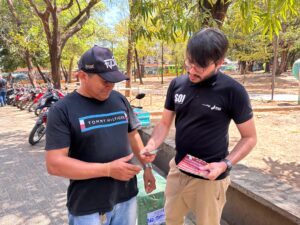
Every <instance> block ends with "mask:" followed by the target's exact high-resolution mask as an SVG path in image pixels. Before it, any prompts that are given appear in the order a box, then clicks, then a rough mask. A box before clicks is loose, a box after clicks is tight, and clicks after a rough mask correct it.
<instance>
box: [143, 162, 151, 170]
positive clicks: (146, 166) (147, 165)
mask: <svg viewBox="0 0 300 225" xmlns="http://www.w3.org/2000/svg"><path fill="white" fill-rule="evenodd" d="M146 168H150V169H152V168H153V167H152V164H151V163H146V164H145V165H144V167H143V169H146Z"/></svg>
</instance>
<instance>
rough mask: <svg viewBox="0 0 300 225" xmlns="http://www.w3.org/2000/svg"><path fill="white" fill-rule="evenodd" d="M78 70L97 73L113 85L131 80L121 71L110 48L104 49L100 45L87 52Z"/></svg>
mask: <svg viewBox="0 0 300 225" xmlns="http://www.w3.org/2000/svg"><path fill="white" fill-rule="evenodd" d="M78 69H79V70H82V71H84V72H86V73H95V74H97V75H99V76H100V77H101V78H103V79H104V80H106V81H108V82H111V83H117V82H120V81H123V80H128V79H129V78H128V77H127V76H126V75H125V74H123V73H121V72H120V71H119V69H118V66H117V63H116V60H115V59H114V56H113V54H112V52H111V51H110V50H109V49H108V48H102V47H100V46H98V45H95V46H94V47H92V48H91V49H89V50H87V51H86V52H85V53H84V54H83V55H82V56H81V58H80V60H79V62H78Z"/></svg>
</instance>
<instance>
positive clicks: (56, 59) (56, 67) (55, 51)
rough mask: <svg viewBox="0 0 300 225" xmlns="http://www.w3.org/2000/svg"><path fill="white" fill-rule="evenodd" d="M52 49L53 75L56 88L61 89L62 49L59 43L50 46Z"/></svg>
mask: <svg viewBox="0 0 300 225" xmlns="http://www.w3.org/2000/svg"><path fill="white" fill-rule="evenodd" d="M49 48H50V49H49V50H50V54H49V55H50V63H51V76H52V81H53V85H54V88H55V89H60V88H61V85H60V79H61V78H60V50H59V46H58V45H52V46H51V47H50V46H49Z"/></svg>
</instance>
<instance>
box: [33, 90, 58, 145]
mask: <svg viewBox="0 0 300 225" xmlns="http://www.w3.org/2000/svg"><path fill="white" fill-rule="evenodd" d="M58 100H59V96H58V94H57V93H56V92H55V91H53V92H50V93H48V94H47V95H46V96H43V99H42V101H41V105H40V108H39V109H40V110H41V113H40V114H39V117H38V119H37V121H36V123H35V125H34V127H33V128H32V130H31V132H30V135H29V139H28V141H29V143H30V144H31V145H35V144H37V143H38V142H39V141H40V140H41V139H42V137H43V136H44V135H45V133H46V125H47V118H48V111H49V108H50V107H51V106H52V105H53V104H54V103H55V102H57V101H58Z"/></svg>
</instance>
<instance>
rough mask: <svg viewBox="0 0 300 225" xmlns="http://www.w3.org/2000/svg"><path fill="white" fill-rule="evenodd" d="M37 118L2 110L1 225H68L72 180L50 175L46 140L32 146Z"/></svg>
mask: <svg viewBox="0 0 300 225" xmlns="http://www.w3.org/2000/svg"><path fill="white" fill-rule="evenodd" d="M35 120H36V116H34V114H33V113H29V112H28V111H20V110H19V109H17V108H16V107H11V106H6V107H1V108H0V224H1V225H50V224H51V225H64V224H67V211H66V207H65V203H66V190H67V184H68V180H67V179H63V178H58V177H53V176H49V175H48V174H47V171H46V168H45V163H44V150H43V149H44V144H45V140H44V139H43V140H42V141H41V142H40V143H39V144H37V145H36V146H31V145H30V144H29V143H28V136H29V133H30V131H31V129H32V127H33V125H34V123H35Z"/></svg>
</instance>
